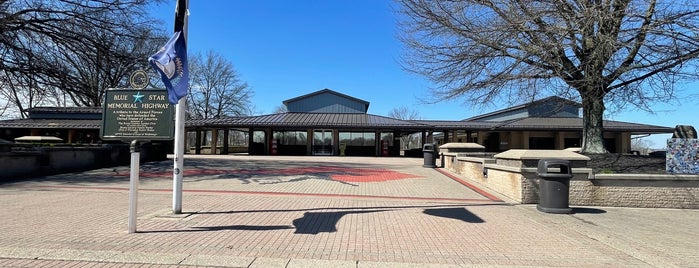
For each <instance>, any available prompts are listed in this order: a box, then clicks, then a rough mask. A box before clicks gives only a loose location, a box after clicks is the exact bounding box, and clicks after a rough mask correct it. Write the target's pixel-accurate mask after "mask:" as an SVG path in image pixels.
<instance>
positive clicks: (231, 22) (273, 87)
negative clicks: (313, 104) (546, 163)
mask: <svg viewBox="0 0 699 268" xmlns="http://www.w3.org/2000/svg"><path fill="white" fill-rule="evenodd" d="M175 2H176V0H169V1H167V3H164V4H161V5H158V6H156V7H154V8H153V9H152V15H153V16H154V17H156V18H158V19H161V20H163V21H164V22H165V24H164V25H163V27H164V28H165V29H164V30H167V31H168V32H169V31H172V28H173V21H174V10H175ZM189 5H190V6H189V8H190V17H189V24H188V26H189V30H188V31H189V32H188V38H187V42H188V50H189V53H197V52H206V51H209V50H213V51H216V52H217V53H219V54H221V55H223V56H224V57H225V58H227V59H228V60H229V61H231V62H232V63H233V65H234V66H235V69H236V70H237V71H238V73H239V75H240V76H241V79H242V80H244V81H246V82H247V83H248V84H249V85H250V86H251V88H252V90H253V91H254V93H255V96H254V97H253V98H252V101H253V103H254V105H255V112H256V114H269V113H273V112H274V109H275V108H276V107H277V106H280V105H281V102H282V101H284V100H286V99H290V98H294V97H297V96H300V95H303V94H307V93H311V92H314V91H317V90H321V89H324V88H329V89H332V90H335V91H338V92H340V93H343V94H347V95H350V96H353V97H356V98H359V99H363V100H366V101H369V102H370V103H371V104H370V106H369V113H371V114H376V115H386V114H388V112H389V111H390V110H391V109H393V108H396V107H399V106H408V107H410V108H412V109H415V110H417V111H418V112H419V114H420V116H421V117H422V118H423V119H439V120H461V119H464V118H468V117H471V116H475V115H478V114H482V113H485V112H491V111H494V110H497V109H501V108H505V107H506V104H502V105H494V106H493V107H489V108H488V109H485V110H480V109H476V110H474V109H472V108H471V106H470V105H468V104H464V103H463V102H462V101H451V102H441V103H438V104H424V103H423V102H421V101H420V100H425V99H429V98H430V95H429V88H430V87H431V86H432V85H431V84H430V83H429V81H426V80H425V79H423V78H422V77H418V76H416V75H414V74H410V73H407V72H405V71H403V70H402V69H401V67H400V64H399V60H400V57H401V54H402V53H403V50H402V49H403V48H402V44H401V43H400V41H399V40H398V39H397V38H396V36H397V35H398V34H399V33H398V31H397V27H396V21H397V19H396V15H395V14H394V12H393V5H394V3H392V2H391V1H390V0H299V1H287V0H267V1H242V0H241V1H237V0H234V1H230V0H206V1H200V0H191V1H190V3H189ZM697 85H699V83H693V84H691V85H687V86H682V87H681V88H682V90H683V92H682V93H681V94H683V96H689V95H693V96H694V98H695V99H696V98H698V97H699V94H697V91H696V89H695V88H696V87H697ZM682 102H683V103H682V104H678V103H674V104H669V105H662V104H660V105H657V106H654V107H657V110H658V112H657V113H656V114H648V113H646V112H640V111H625V112H622V113H619V114H614V115H608V116H607V119H610V120H617V121H626V122H635V123H644V124H652V125H660V126H668V127H674V126H675V125H680V124H684V125H693V126H694V127H695V128H699V116H697V115H696V113H697V112H699V109H697V105H698V104H699V101H696V100H688V99H683V100H682ZM667 138H668V136H667V135H654V136H653V137H652V138H651V139H650V141H651V142H652V143H653V146H654V148H662V147H664V146H665V139H667Z"/></svg>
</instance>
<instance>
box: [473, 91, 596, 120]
mask: <svg viewBox="0 0 699 268" xmlns="http://www.w3.org/2000/svg"><path fill="white" fill-rule="evenodd" d="M548 102H553V103H560V104H564V105H569V106H573V107H577V108H582V104H580V103H578V102H575V101H571V100H568V99H564V98H561V97H558V96H551V97H547V98H543V99H540V100H535V101H532V102H529V103H525V104H521V105H517V106H512V107H508V108H505V109H502V110H497V111H494V112H490V113H485V114H481V115H477V116H474V117H469V118H466V119H464V120H463V121H477V120H480V119H483V118H488V117H493V116H496V115H500V114H506V113H511V112H514V111H517V110H524V109H527V108H529V107H531V106H536V105H540V104H543V103H548Z"/></svg>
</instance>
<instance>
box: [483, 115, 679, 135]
mask: <svg viewBox="0 0 699 268" xmlns="http://www.w3.org/2000/svg"><path fill="white" fill-rule="evenodd" d="M603 126H604V131H608V132H631V133H632V134H659V133H673V132H674V131H675V129H674V128H672V127H663V126H654V125H646V124H636V123H628V122H620V121H611V120H604V122H603ZM496 129H501V130H505V129H507V130H543V131H546V130H561V131H565V130H570V131H582V129H583V120H582V118H573V117H546V118H542V117H528V118H522V119H516V120H512V121H508V122H504V123H500V124H499V125H498V126H497V127H496Z"/></svg>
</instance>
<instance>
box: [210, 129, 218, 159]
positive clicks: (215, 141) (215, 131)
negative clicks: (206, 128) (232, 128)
mask: <svg viewBox="0 0 699 268" xmlns="http://www.w3.org/2000/svg"><path fill="white" fill-rule="evenodd" d="M217 147H218V129H215V128H214V129H212V130H211V150H210V151H209V154H217V153H216V151H218V150H216V148H217Z"/></svg>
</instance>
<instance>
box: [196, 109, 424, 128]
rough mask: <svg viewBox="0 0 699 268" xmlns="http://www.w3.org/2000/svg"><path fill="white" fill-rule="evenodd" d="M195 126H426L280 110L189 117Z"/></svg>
mask: <svg viewBox="0 0 699 268" xmlns="http://www.w3.org/2000/svg"><path fill="white" fill-rule="evenodd" d="M187 126H189V127H194V126H199V127H214V126H229V127H285V128H295V127H298V128H365V129H374V128H376V129H382V128H383V129H388V128H391V129H392V128H401V129H425V128H430V126H426V125H423V124H420V123H415V122H411V121H403V120H399V119H395V118H390V117H385V116H378V115H372V114H363V113H362V114H359V113H355V114H336V113H279V114H270V115H261V116H250V117H236V118H220V119H203V120H190V121H188V122H187Z"/></svg>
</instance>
